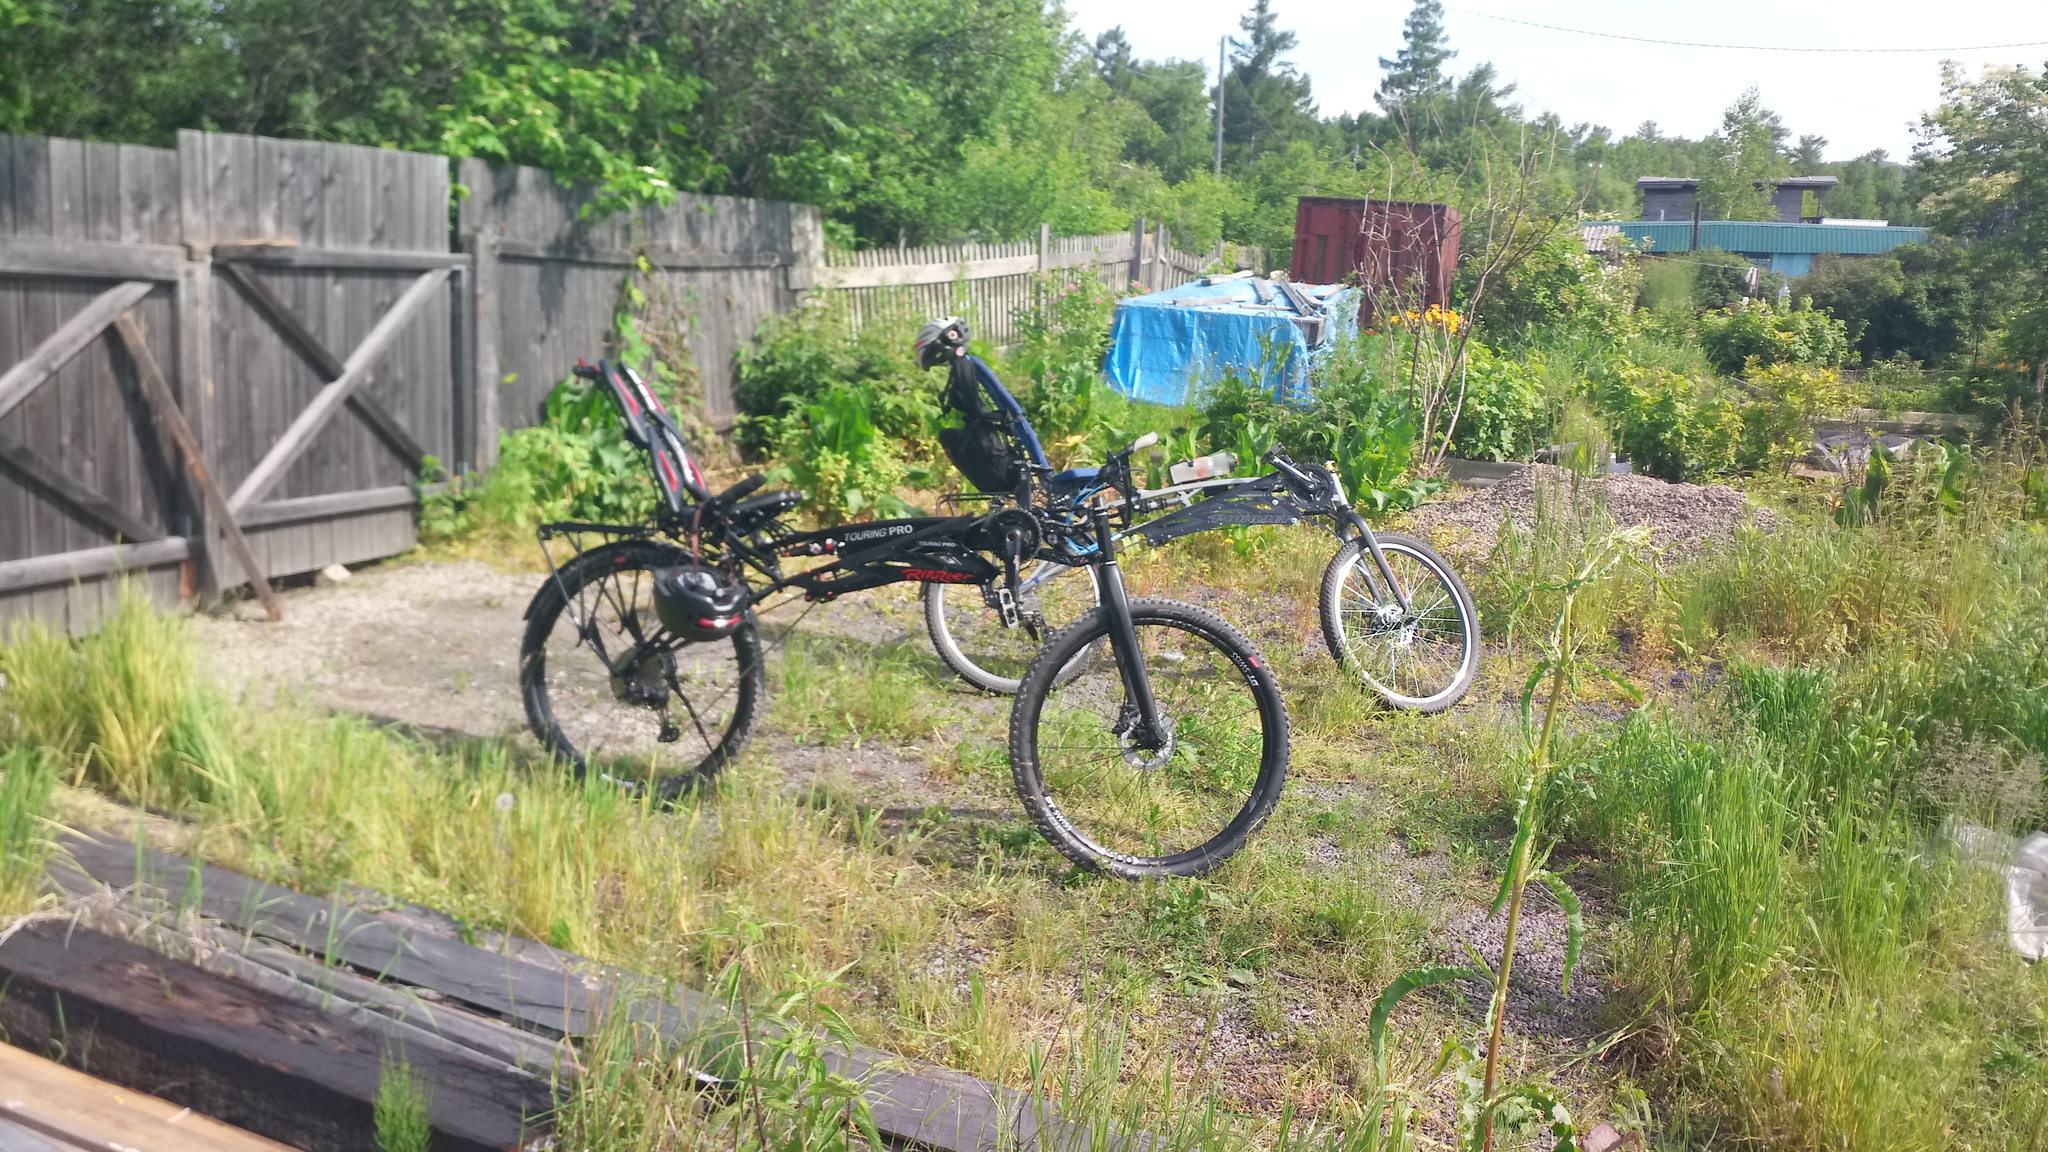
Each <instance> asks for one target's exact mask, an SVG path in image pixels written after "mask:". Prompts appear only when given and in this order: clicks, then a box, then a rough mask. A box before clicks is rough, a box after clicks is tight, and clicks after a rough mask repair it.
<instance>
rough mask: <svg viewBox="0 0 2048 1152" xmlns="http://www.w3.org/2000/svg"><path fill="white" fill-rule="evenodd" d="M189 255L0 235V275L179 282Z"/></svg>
mask: <svg viewBox="0 0 2048 1152" xmlns="http://www.w3.org/2000/svg"><path fill="white" fill-rule="evenodd" d="M184 262H185V252H184V250H183V249H181V248H176V247H173V246H171V245H168V244H107V243H100V242H97V241H91V240H48V239H43V238H41V237H36V236H0V274H5V275H13V276H77V277H81V278H87V279H119V280H176V279H177V278H178V269H179V267H180V266H181V265H183V264H184Z"/></svg>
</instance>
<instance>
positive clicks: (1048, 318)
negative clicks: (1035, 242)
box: [1004, 275, 1116, 446]
mask: <svg viewBox="0 0 2048 1152" xmlns="http://www.w3.org/2000/svg"><path fill="white" fill-rule="evenodd" d="M1037 292H1038V299H1039V303H1038V306H1037V307H1032V308H1025V309H1021V310H1020V311H1019V312H1018V314H1017V330H1018V336H1019V339H1018V348H1017V350H1016V352H1015V353H1013V354H1012V355H1011V356H1010V358H1009V360H1008V361H1007V362H1006V363H1005V364H1004V368H1005V369H1006V370H1007V372H1008V374H1009V375H1010V376H1011V377H1013V378H1015V383H1014V384H1013V385H1012V389H1013V391H1016V392H1017V393H1018V394H1019V395H1018V397H1017V399H1018V402H1019V403H1020V404H1022V405H1023V406H1024V414H1025V415H1026V416H1028V417H1030V419H1031V426H1032V427H1033V428H1036V429H1037V430H1038V434H1039V436H1040V437H1041V438H1042V439H1044V440H1045V441H1046V442H1047V444H1048V446H1051V445H1053V444H1056V443H1059V442H1061V441H1065V440H1068V439H1070V438H1072V437H1074V436H1086V435H1087V434H1088V433H1089V432H1091V431H1092V430H1093V429H1094V427H1095V425H1096V424H1097V422H1098V420H1099V418H1100V417H1101V416H1102V415H1104V414H1105V413H1104V412H1103V405H1102V400H1103V398H1104V393H1105V391H1106V389H1104V388H1103V387H1102V386H1101V374H1102V357H1103V354H1104V353H1106V352H1108V351H1109V328H1110V321H1111V320H1112V318H1113V317H1114V316H1115V313H1116V293H1115V292H1114V291H1112V290H1111V289H1110V288H1109V286H1108V285H1106V284H1104V283H1103V282H1102V280H1101V279H1100V278H1099V277H1096V276H1094V275H1084V276H1079V277H1076V278H1075V279H1074V280H1073V282H1072V283H1063V282H1062V279H1061V278H1056V277H1053V276H1045V277H1040V278H1039V282H1038V284H1037Z"/></svg>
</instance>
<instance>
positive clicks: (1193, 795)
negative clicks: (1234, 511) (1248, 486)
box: [1010, 599, 1287, 879]
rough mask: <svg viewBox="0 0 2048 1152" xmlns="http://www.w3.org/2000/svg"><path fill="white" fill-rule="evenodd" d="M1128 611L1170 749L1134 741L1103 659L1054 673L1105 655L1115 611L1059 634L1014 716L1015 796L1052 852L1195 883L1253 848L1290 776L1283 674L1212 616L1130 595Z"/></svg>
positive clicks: (1099, 611) (1126, 707) (1115, 679)
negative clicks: (1087, 656) (1098, 652)
mask: <svg viewBox="0 0 2048 1152" xmlns="http://www.w3.org/2000/svg"><path fill="white" fill-rule="evenodd" d="M1131 617H1132V621H1133V623H1134V625H1135V626H1136V629H1137V634H1138V650H1139V653H1140V656H1141V658H1142V659H1143V660H1144V662H1145V669H1146V671H1147V673H1148V674H1149V676H1150V679H1151V681H1152V692H1153V696H1154V698H1155V699H1157V701H1158V703H1159V708H1160V710H1161V713H1162V715H1163V717H1164V719H1165V720H1166V722H1167V725H1168V732H1169V736H1168V739H1167V742H1166V746H1165V747H1164V748H1161V749H1158V750H1156V751H1147V750H1145V749H1143V748H1140V747H1138V746H1137V745H1136V744H1135V743H1134V742H1133V741H1132V740H1131V738H1130V732H1131V729H1132V726H1133V724H1134V723H1135V722H1136V720H1137V715H1136V709H1135V708H1134V706H1133V705H1131V704H1130V703H1129V702H1128V701H1126V699H1125V695H1124V684H1123V677H1122V675H1121V674H1120V673H1119V672H1118V671H1117V661H1115V660H1114V659H1111V658H1110V656H1109V653H1108V652H1107V651H1105V652H1104V653H1103V656H1102V658H1101V659H1097V660H1094V661H1092V662H1090V663H1089V664H1088V666H1087V667H1086V668H1084V669H1083V670H1082V671H1081V673H1080V675H1078V676H1074V677H1073V678H1071V679H1068V680H1065V681H1064V682H1062V681H1061V679H1060V678H1059V676H1058V675H1056V672H1057V671H1058V670H1061V669H1064V668H1065V666H1066V665H1067V663H1068V662H1069V661H1071V660H1073V659H1074V657H1075V656H1076V655H1077V654H1079V653H1081V652H1082V651H1084V650H1085V649H1086V648H1087V647H1088V646H1089V645H1091V644H1097V643H1101V644H1104V645H1105V648H1106V647H1107V642H1108V637H1109V628H1110V621H1109V615H1108V610H1107V609H1103V608H1095V609H1092V610H1090V611H1089V612H1088V613H1087V614H1086V615H1084V616H1082V617H1081V619H1080V620H1078V621H1076V622H1075V623H1074V625H1073V626H1072V627H1070V628H1068V629H1067V630H1066V631H1064V632H1061V633H1060V634H1059V635H1058V636H1056V637H1054V638H1053V641H1052V643H1050V644H1048V645H1046V647H1045V650H1044V651H1042V652H1040V653H1039V654H1038V658H1037V659H1036V660H1033V661H1032V662H1031V668H1030V670H1029V671H1027V672H1026V673H1025V675H1024V683H1023V687H1022V688H1021V689H1020V690H1019V691H1018V693H1017V703H1016V705H1015V707H1014V708H1013V709H1012V710H1011V712H1010V765H1011V772H1012V774H1013V775H1014V776H1015V778H1016V783H1017V794H1018V795H1019V796H1020V797H1022V798H1023V801H1024V807H1025V809H1026V810H1027V811H1029V812H1030V814H1031V818H1032V819H1033V820H1034V821H1036V822H1037V824H1038V827H1039V830H1040V831H1042V832H1044V833H1045V837H1046V839H1047V840H1050V841H1052V844H1053V847H1055V848H1058V849H1059V850H1060V851H1061V852H1062V853H1064V854H1065V855H1066V857H1067V858H1068V859H1070V860H1072V861H1074V862H1075V863H1076V864H1079V865H1081V866H1083V867H1086V868H1098V869H1101V870H1102V871H1105V872H1109V873H1111V874H1113V875H1116V876H1122V877H1124V878H1126V879H1137V878H1139V877H1145V876H1199V875H1201V874H1202V873H1204V872H1207V871H1209V870H1210V869H1211V868H1214V867H1215V866H1216V865H1218V864H1220V863H1222V862H1223V861H1224V860H1225V859H1227V858H1228V857H1229V856H1230V855H1231V854H1232V853H1234V852H1236V851H1237V850H1238V849H1240V848H1242V847H1244V843H1245V840H1246V838H1247V837H1249V836H1250V835H1251V834H1252V833H1253V832H1255V831H1257V830H1258V829H1259V827H1260V826H1261V825H1263V824H1264V823H1265V822H1266V818H1267V817H1268V816H1270V815H1271V814H1272V812H1273V805H1274V804H1275V803H1277V802H1278V801H1279V799H1280V789H1281V787H1282V786H1283V785H1285V783H1286V781H1287V706H1286V704H1285V703H1284V702H1282V700H1281V699H1280V687H1279V685H1278V684H1277V683H1276V682H1275V681H1274V679H1273V673H1272V670H1271V669H1270V668H1268V667H1267V666H1266V662H1265V661H1264V660H1262V659H1260V657H1259V654H1258V652H1257V650H1256V649H1254V648H1253V647H1252V646H1251V643H1250V641H1247V640H1246V639H1245V638H1244V637H1243V636H1241V635H1239V634H1238V631H1237V630H1236V629H1235V628H1232V627H1231V626H1230V625H1229V624H1226V623H1224V621H1223V620H1222V618H1220V617H1218V616H1217V615H1216V614H1215V613H1213V612H1210V611H1208V610H1206V609H1202V608H1197V607H1195V606H1194V605H1192V604H1182V603H1178V602H1176V601H1172V600H1149V599H1146V600H1133V601H1131Z"/></svg>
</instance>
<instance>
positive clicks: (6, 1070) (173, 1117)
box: [0, 1044, 291, 1152]
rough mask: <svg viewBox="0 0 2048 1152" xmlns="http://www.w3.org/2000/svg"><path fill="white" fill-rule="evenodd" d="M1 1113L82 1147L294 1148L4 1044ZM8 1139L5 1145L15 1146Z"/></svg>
mask: <svg viewBox="0 0 2048 1152" xmlns="http://www.w3.org/2000/svg"><path fill="white" fill-rule="evenodd" d="M0 1083H4V1084H6V1085H7V1088H6V1090H5V1091H4V1092H0V1096H5V1097H6V1099H4V1100H0V1115H4V1116H6V1117H7V1118H8V1119H10V1120H13V1121H15V1122H16V1123H18V1124H21V1125H22V1126H24V1127H26V1128H30V1129H33V1130H35V1131H37V1132H41V1133H44V1134H45V1135H49V1136H53V1137H55V1138H57V1139H58V1140H60V1141H63V1142H64V1143H65V1144H66V1145H76V1146H78V1147H82V1148H91V1149H96V1150H97V1149H104V1150H106V1152H112V1150H113V1149H115V1148H127V1149H146V1150H147V1152H216V1150H218V1152H291V1150H290V1149H289V1148H288V1147H286V1146H285V1145H283V1144H279V1143H277V1142H276V1141H274V1140H266V1139H264V1138H263V1137H261V1136H258V1135H256V1134H255V1133H253V1132H244V1131H243V1130H241V1129H240V1128H235V1127H231V1126H229V1125H227V1124H223V1123H221V1122H220V1121H218V1120H215V1119H212V1118H210V1117H207V1116H202V1115H200V1114H199V1113H197V1112H194V1111H193V1110H192V1109H190V1108H183V1107H180V1106H178V1105H176V1104H173V1103H171V1102H170V1101H168V1100H159V1099H157V1098H156V1097H155V1096H151V1095H148V1094H146V1093H143V1092H138V1091H136V1090H135V1089H133V1088H124V1087H121V1086H119V1085H115V1084H109V1083H108V1082H106V1081H105V1080H101V1079H98V1078H96V1077H93V1076H88V1075H86V1074H85V1073H83V1072H80V1071H77V1070H76V1069H72V1068H66V1067H64V1066H63V1065H62V1064H58V1063H56V1062H55V1061H51V1060H45V1059H43V1058H42V1057H40V1056H36V1055H34V1054H32V1053H28V1052H24V1051H22V1050H21V1049H19V1048H16V1047H13V1046H12V1045H8V1044H0ZM7 1146H8V1144H7V1142H6V1141H5V1140H4V1139H0V1147H7Z"/></svg>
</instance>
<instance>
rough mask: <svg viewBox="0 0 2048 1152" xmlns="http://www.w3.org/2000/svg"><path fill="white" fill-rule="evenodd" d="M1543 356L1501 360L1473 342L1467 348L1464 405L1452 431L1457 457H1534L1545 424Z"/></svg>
mask: <svg viewBox="0 0 2048 1152" xmlns="http://www.w3.org/2000/svg"><path fill="white" fill-rule="evenodd" d="M1543 361H1544V356H1543V353H1542V352H1541V351H1540V350H1537V349H1530V350H1529V351H1528V352H1526V353H1524V354H1523V355H1522V356H1521V357H1519V358H1511V357H1507V356H1501V355H1498V354H1496V353H1495V352H1494V351H1493V350H1492V349H1490V348H1488V347H1486V345H1484V344H1481V343H1480V342H1479V341H1477V340H1474V341H1471V342H1470V343H1468V344H1467V345H1466V346H1465V363H1466V367H1465V403H1464V406H1463V407H1462V408H1461V409H1460V410H1459V413H1458V426H1457V427H1456V428H1455V429H1453V430H1452V434H1451V451H1452V454H1453V455H1457V456H1463V457H1465V458H1467V459H1471V460H1509V459H1513V458H1515V457H1517V456H1522V455H1525V454H1527V453H1528V452H1529V450H1530V448H1531V446H1532V444H1531V442H1532V441H1533V440H1534V438H1535V434H1536V431H1537V429H1538V428H1539V426H1540V425H1541V424H1542V423H1543V416H1544V411H1543V407H1544V405H1543V400H1544V389H1543V370H1544V363H1543Z"/></svg>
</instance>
